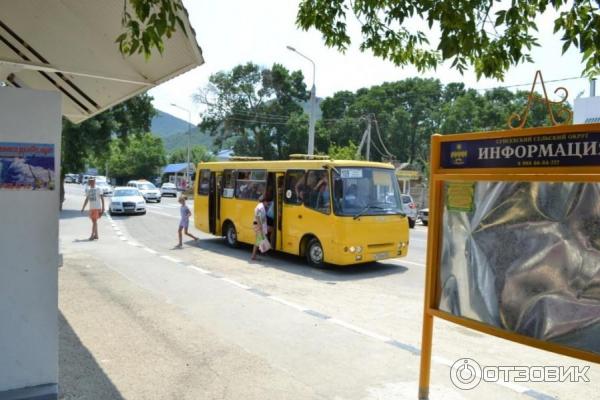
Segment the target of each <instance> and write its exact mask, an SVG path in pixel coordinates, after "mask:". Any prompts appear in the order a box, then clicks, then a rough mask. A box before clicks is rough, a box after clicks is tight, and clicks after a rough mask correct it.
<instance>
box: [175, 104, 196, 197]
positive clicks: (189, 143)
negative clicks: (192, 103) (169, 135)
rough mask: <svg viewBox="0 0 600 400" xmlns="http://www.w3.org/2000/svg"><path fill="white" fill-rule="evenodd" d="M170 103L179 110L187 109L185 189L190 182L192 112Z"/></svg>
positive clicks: (184, 109)
mask: <svg viewBox="0 0 600 400" xmlns="http://www.w3.org/2000/svg"><path fill="white" fill-rule="evenodd" d="M171 105H172V106H173V107H175V108H179V109H180V110H183V111H187V113H188V135H187V136H188V138H187V164H186V165H185V188H186V189H187V188H188V186H189V183H190V146H191V140H192V112H191V111H190V110H188V109H187V108H183V107H180V106H178V105H177V104H175V103H171Z"/></svg>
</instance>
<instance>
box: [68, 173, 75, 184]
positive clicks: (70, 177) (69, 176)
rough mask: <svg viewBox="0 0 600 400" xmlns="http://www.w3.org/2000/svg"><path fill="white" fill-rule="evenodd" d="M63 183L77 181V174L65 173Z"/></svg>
mask: <svg viewBox="0 0 600 400" xmlns="http://www.w3.org/2000/svg"><path fill="white" fill-rule="evenodd" d="M65 183H77V175H75V174H66V175H65Z"/></svg>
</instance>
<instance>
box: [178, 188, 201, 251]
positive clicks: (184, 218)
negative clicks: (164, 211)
mask: <svg viewBox="0 0 600 400" xmlns="http://www.w3.org/2000/svg"><path fill="white" fill-rule="evenodd" d="M186 200H187V197H186V196H185V195H183V194H182V195H181V196H179V204H181V207H180V208H179V213H180V214H181V219H180V220H179V230H178V231H177V233H178V235H179V244H178V245H177V246H175V247H176V248H178V249H180V248H181V247H182V246H183V243H182V239H183V238H182V236H183V235H182V234H181V232H182V231H183V233H185V234H186V235H188V236H189V237H191V238H192V239H194V240H198V238H197V237H196V236H194V235H192V234H191V233H189V232H188V228H189V225H190V216H191V215H192V212H191V211H190V209H189V208H188V206H187V205H186V204H185V201H186Z"/></svg>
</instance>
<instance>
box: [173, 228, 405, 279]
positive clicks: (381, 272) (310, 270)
mask: <svg viewBox="0 0 600 400" xmlns="http://www.w3.org/2000/svg"><path fill="white" fill-rule="evenodd" d="M185 244H186V246H190V247H197V248H200V249H202V250H208V251H211V252H214V253H218V254H226V255H227V256H229V257H233V258H236V259H238V260H240V261H250V255H251V253H252V246H250V245H246V244H241V245H240V246H239V248H235V249H233V248H231V247H229V246H227V244H226V243H225V241H224V240H223V239H221V238H211V239H201V240H199V241H197V242H194V241H193V240H191V241H188V242H186V243H185ZM251 265H252V266H254V267H263V268H276V269H279V270H281V271H285V272H288V273H291V274H296V275H301V276H304V277H308V278H312V279H315V280H319V281H333V282H335V281H339V282H342V281H353V280H359V279H370V278H376V277H381V276H386V275H393V274H402V273H404V272H406V271H408V268H406V267H403V266H401V265H393V264H384V263H378V262H370V263H365V264H357V265H349V266H335V265H328V266H326V267H324V268H314V267H311V266H310V265H308V264H307V263H306V261H305V259H304V257H299V256H294V255H291V254H286V253H282V252H274V251H270V252H269V253H267V254H266V255H262V256H261V260H260V261H254V262H252V264H251Z"/></svg>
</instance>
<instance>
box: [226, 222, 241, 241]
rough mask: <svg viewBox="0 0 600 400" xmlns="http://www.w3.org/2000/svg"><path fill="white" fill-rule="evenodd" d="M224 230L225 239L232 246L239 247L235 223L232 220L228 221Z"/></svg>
mask: <svg viewBox="0 0 600 400" xmlns="http://www.w3.org/2000/svg"><path fill="white" fill-rule="evenodd" d="M223 231H224V232H225V240H226V241H227V244H228V245H229V246H230V247H237V245H238V239H237V231H236V230H235V225H233V224H232V223H231V222H226V223H225V228H224V229H223Z"/></svg>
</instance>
